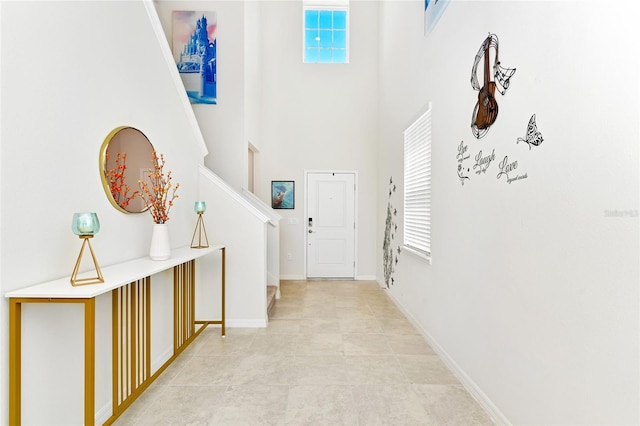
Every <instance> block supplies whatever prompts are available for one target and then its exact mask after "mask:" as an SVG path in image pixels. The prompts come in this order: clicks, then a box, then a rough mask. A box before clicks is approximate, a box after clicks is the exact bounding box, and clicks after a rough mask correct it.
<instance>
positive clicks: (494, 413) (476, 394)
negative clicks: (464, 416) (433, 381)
mask: <svg viewBox="0 0 640 426" xmlns="http://www.w3.org/2000/svg"><path fill="white" fill-rule="evenodd" d="M386 293H387V295H388V296H389V298H390V299H391V300H392V301H393V303H394V304H395V305H396V306H397V307H398V309H400V311H401V312H402V313H403V314H404V315H405V316H406V317H407V319H408V320H409V321H410V322H411V323H412V324H413V325H414V326H415V327H416V329H417V330H418V331H419V332H420V334H422V337H424V338H425V340H426V341H427V343H428V344H429V346H431V348H432V349H433V350H434V352H435V353H437V354H438V356H440V358H441V359H442V361H443V362H444V363H445V365H446V366H447V367H448V368H449V370H451V372H452V373H453V375H454V376H456V377H457V378H458V380H460V383H462V386H464V388H465V389H466V390H467V391H468V392H469V393H470V394H471V396H472V397H473V398H474V399H475V400H476V401H477V402H478V404H480V405H481V406H482V408H483V409H484V410H485V411H486V412H487V414H488V415H489V416H490V417H491V418H492V419H493V421H494V422H496V424H498V425H505V426H510V425H511V422H510V421H509V419H507V417H506V416H505V415H504V414H502V412H501V411H500V410H499V409H498V407H496V405H495V404H494V403H493V401H491V399H489V397H488V396H487V395H486V394H485V393H484V392H483V391H482V389H480V387H479V386H478V385H477V384H476V383H475V382H474V381H473V380H472V379H471V378H470V377H469V376H468V375H467V373H466V372H465V371H464V370H463V369H462V368H460V366H459V365H458V363H457V362H456V361H455V360H454V359H453V358H451V356H449V354H448V353H447V351H445V350H444V349H443V348H442V346H440V344H438V342H437V341H436V340H435V339H434V338H433V336H432V335H431V334H429V332H428V331H427V330H425V329H424V328H423V327H422V325H420V323H419V322H418V321H417V320H416V319H415V318H414V317H413V316H412V315H411V314H410V313H409V312H408V311H407V310H406V309H405V308H404V306H403V305H402V303H400V301H399V300H398V299H396V298H395V297H394V296H393V294H392V293H391V292H390V291H386Z"/></svg>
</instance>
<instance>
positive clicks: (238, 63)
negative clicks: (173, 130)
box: [153, 0, 247, 191]
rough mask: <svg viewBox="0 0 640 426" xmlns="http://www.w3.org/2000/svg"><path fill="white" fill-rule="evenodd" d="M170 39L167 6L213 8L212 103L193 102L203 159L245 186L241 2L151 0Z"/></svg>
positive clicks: (171, 8) (237, 186)
mask: <svg viewBox="0 0 640 426" xmlns="http://www.w3.org/2000/svg"><path fill="white" fill-rule="evenodd" d="M153 4H154V5H155V6H156V9H157V11H158V15H159V17H160V21H161V23H162V27H163V28H164V31H165V34H166V36H167V40H168V42H169V44H171V37H172V11H174V10H196V11H213V12H216V14H217V17H218V24H217V32H216V34H217V36H216V39H217V51H216V53H217V59H216V61H217V64H218V65H217V66H218V68H217V73H218V75H217V77H218V87H217V96H218V99H217V102H218V103H217V104H216V105H207V104H193V111H194V113H195V115H196V118H197V119H198V123H199V125H200V130H201V131H202V135H203V136H204V139H205V141H206V143H207V148H208V150H209V155H207V156H206V157H205V160H204V161H205V165H206V166H207V167H208V168H209V169H211V170H213V171H214V172H215V173H216V174H217V175H218V176H220V177H221V178H222V179H224V180H225V181H226V182H227V183H229V185H231V186H232V187H233V188H235V189H236V190H237V191H240V190H241V189H242V188H246V186H247V138H246V136H245V95H244V92H245V66H244V51H245V42H244V37H245V25H244V18H245V11H244V9H245V6H244V2H243V1H202V0H195V1H175V0H173V1H169V0H153Z"/></svg>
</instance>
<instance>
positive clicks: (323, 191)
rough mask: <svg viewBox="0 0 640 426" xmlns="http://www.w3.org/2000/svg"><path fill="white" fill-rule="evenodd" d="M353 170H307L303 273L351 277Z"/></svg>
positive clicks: (353, 269) (353, 266)
mask: <svg viewBox="0 0 640 426" xmlns="http://www.w3.org/2000/svg"><path fill="white" fill-rule="evenodd" d="M355 191H356V190H355V173H343V172H335V173H334V172H309V173H308V174H307V191H306V192H307V217H306V218H305V224H306V229H307V234H306V235H307V277H308V278H354V277H355Z"/></svg>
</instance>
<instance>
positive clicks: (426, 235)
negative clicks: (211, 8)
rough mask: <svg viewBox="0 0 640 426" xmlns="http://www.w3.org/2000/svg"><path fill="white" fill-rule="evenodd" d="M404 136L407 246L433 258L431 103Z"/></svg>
mask: <svg viewBox="0 0 640 426" xmlns="http://www.w3.org/2000/svg"><path fill="white" fill-rule="evenodd" d="M403 134H404V245H405V246H407V247H409V248H411V249H413V250H416V251H418V252H420V253H423V254H425V255H427V256H431V103H429V106H428V108H427V111H426V112H425V113H424V114H422V115H421V116H420V117H419V118H418V119H417V120H416V121H415V122H414V123H413V124H411V125H410V126H409V127H408V128H407V129H406V130H405V131H404V133H403Z"/></svg>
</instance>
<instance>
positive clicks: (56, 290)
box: [4, 245, 224, 299]
mask: <svg viewBox="0 0 640 426" xmlns="http://www.w3.org/2000/svg"><path fill="white" fill-rule="evenodd" d="M223 248H224V246H222V245H212V246H209V247H208V248H201V249H193V248H191V247H180V248H176V249H172V250H171V257H170V258H169V259H167V260H160V261H158V260H151V259H149V257H143V258H140V259H134V260H130V261H127V262H123V263H118V264H115V265H110V266H107V267H105V268H100V269H101V271H102V276H103V277H104V283H99V284H87V285H81V286H77V287H74V286H72V285H71V283H70V282H69V280H70V278H71V275H69V276H68V277H64V278H60V279H58V280H54V281H49V282H46V283H42V284H36V285H32V286H29V287H25V288H21V289H19V290H14V291H10V292H8V293H5V295H4V297H6V298H51V299H61V298H69V299H84V298H92V297H96V296H99V295H101V294H104V293H108V292H110V291H111V290H114V289H116V288H119V287H122V286H125V285H127V284H130V283H132V282H134V281H136V280H139V279H141V278H145V277H148V276H151V275H153V274H157V273H158V272H162V271H164V270H167V269H170V268H173V267H174V266H176V265H180V264H182V263H185V262H188V261H190V260H192V259H197V258H199V257H202V256H205V255H207V254H209V253H212V252H213V251H216V250H220V249H223ZM89 274H90V273H89ZM94 274H95V271H94Z"/></svg>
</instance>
